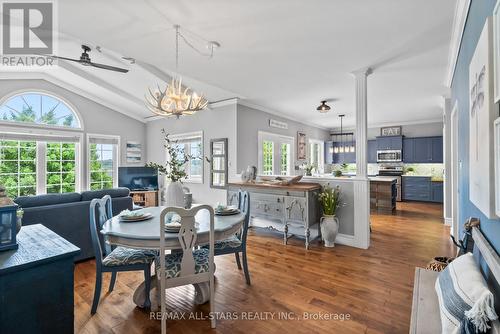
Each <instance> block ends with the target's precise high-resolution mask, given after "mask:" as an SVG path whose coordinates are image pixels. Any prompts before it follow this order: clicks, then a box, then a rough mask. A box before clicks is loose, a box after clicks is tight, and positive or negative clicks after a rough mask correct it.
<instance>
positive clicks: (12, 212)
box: [0, 204, 18, 251]
mask: <svg viewBox="0 0 500 334" xmlns="http://www.w3.org/2000/svg"><path fill="white" fill-rule="evenodd" d="M17 207H18V206H17V204H14V205H7V206H0V251H4V250H9V249H17V242H16V234H17Z"/></svg>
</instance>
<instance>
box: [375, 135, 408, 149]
mask: <svg viewBox="0 0 500 334" xmlns="http://www.w3.org/2000/svg"><path fill="white" fill-rule="evenodd" d="M402 149H403V136H384V137H377V150H399V151H400V150H402Z"/></svg>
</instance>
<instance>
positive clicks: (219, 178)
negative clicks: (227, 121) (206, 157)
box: [210, 138, 228, 188]
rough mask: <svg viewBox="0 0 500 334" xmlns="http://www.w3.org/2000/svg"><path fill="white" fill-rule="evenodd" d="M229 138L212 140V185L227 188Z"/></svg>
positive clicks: (212, 186)
mask: <svg viewBox="0 0 500 334" xmlns="http://www.w3.org/2000/svg"><path fill="white" fill-rule="evenodd" d="M227 143H228V139H227V138H219V139H211V140H210V187H211V188H225V187H226V185H227V180H228V175H227V173H228V162H227V156H228V154H227Z"/></svg>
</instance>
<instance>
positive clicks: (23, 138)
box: [0, 133, 80, 198]
mask: <svg viewBox="0 0 500 334" xmlns="http://www.w3.org/2000/svg"><path fill="white" fill-rule="evenodd" d="M79 139H80V138H79V137H53V136H51V137H49V136H46V137H44V136H41V135H32V134H20V133H19V134H11V133H3V134H1V135H0V184H3V185H5V187H6V189H7V193H8V195H9V196H10V197H12V198H16V197H18V196H25V195H36V194H46V193H65V192H73V191H79V190H80V186H79V185H80V182H79V174H80V173H79V171H80V169H79V153H78V152H79Z"/></svg>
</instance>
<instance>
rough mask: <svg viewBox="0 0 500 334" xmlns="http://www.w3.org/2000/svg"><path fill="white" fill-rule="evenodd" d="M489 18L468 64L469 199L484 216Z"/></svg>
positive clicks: (489, 132)
mask: <svg viewBox="0 0 500 334" xmlns="http://www.w3.org/2000/svg"><path fill="white" fill-rule="evenodd" d="M492 26H493V24H492V20H491V18H487V20H486V23H485V25H484V28H483V31H482V32H481V36H480V37H479V41H478V43H477V46H476V50H475V51H474V55H473V57H472V59H471V62H470V64H469V110H468V115H469V181H470V184H469V198H470V200H471V202H472V203H473V204H474V205H475V206H476V207H477V208H478V209H479V210H480V211H481V212H482V213H484V214H485V215H486V217H488V218H489V219H491V218H493V217H495V216H496V214H495V205H494V203H495V200H494V197H495V186H494V184H495V181H494V178H495V177H494V169H495V168H494V158H493V157H494V150H493V137H494V134H493V131H494V129H493V123H494V121H495V118H496V115H495V103H494V102H493V81H492V80H493V59H492V58H493V57H492V53H491V47H492V45H491V44H492V43H491V42H492V38H491V37H492V32H493V31H492V30H493V29H492V28H493V27H492Z"/></svg>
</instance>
